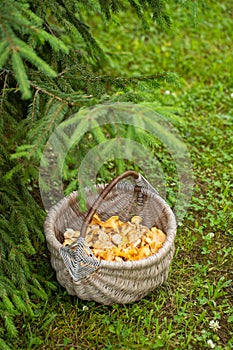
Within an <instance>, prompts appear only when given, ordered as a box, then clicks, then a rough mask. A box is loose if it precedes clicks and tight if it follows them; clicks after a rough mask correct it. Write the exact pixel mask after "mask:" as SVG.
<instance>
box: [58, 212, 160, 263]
mask: <svg viewBox="0 0 233 350" xmlns="http://www.w3.org/2000/svg"><path fill="white" fill-rule="evenodd" d="M141 223H142V218H141V217H140V216H133V217H132V218H131V220H130V221H127V222H123V221H120V220H119V217H118V216H111V217H110V218H109V219H107V220H106V221H102V220H101V219H100V218H99V216H98V215H97V214H95V215H94V216H93V218H92V221H91V223H90V225H89V226H88V229H87V233H86V237H85V241H86V243H87V244H88V246H89V247H90V248H91V249H92V251H93V253H94V255H95V256H96V257H97V258H99V259H102V260H108V261H128V260H139V259H144V258H146V257H148V256H150V255H152V254H155V253H156V252H157V251H158V250H159V249H160V248H161V247H162V245H163V243H164V241H165V239H166V235H165V234H164V233H163V232H162V231H161V230H159V229H158V228H156V227H152V228H151V229H149V228H148V227H146V226H144V225H142V224H141ZM79 235H80V232H79V231H75V230H73V229H70V228H68V229H67V230H66V232H65V233H64V242H63V245H64V246H67V245H70V244H71V243H73V242H75V241H76V240H77V238H78V237H79Z"/></svg>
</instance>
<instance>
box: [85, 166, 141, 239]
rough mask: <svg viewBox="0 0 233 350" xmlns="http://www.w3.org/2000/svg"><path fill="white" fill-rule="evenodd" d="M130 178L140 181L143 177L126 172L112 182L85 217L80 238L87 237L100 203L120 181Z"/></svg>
mask: <svg viewBox="0 0 233 350" xmlns="http://www.w3.org/2000/svg"><path fill="white" fill-rule="evenodd" d="M128 176H132V177H134V178H135V179H140V177H141V175H140V174H139V173H138V172H137V171H134V170H128V171H125V172H124V173H123V174H121V175H119V176H117V177H115V178H114V179H113V180H112V181H110V182H109V184H108V185H107V186H106V187H105V188H104V189H103V190H102V192H101V193H100V195H99V197H98V198H97V199H96V201H95V202H94V204H93V205H92V207H91V208H90V209H89V211H88V213H87V215H86V217H85V220H84V222H83V224H82V227H81V232H80V237H83V238H84V237H85V235H86V231H87V227H88V225H89V224H90V222H91V219H92V217H93V215H94V214H95V212H96V209H97V208H98V206H99V205H100V203H101V202H102V201H103V200H104V198H105V197H106V196H107V195H108V193H109V192H110V191H111V190H112V188H113V187H114V186H116V184H117V183H118V182H119V181H121V180H122V179H124V178H126V177H128ZM139 186H140V185H139Z"/></svg>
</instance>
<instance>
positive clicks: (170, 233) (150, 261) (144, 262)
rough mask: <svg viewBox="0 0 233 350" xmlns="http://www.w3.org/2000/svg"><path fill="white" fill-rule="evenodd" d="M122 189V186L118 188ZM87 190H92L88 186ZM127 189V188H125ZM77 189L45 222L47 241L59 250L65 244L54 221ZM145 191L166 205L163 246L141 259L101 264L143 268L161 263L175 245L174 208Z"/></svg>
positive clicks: (109, 266)
mask: <svg viewBox="0 0 233 350" xmlns="http://www.w3.org/2000/svg"><path fill="white" fill-rule="evenodd" d="M104 186H105V184H100V185H96V186H95V187H96V188H103V187H104ZM117 189H118V190H120V188H117ZM87 190H90V189H89V188H87ZM124 191H125V188H124ZM77 193H78V192H77V191H73V192H71V193H70V194H69V195H68V196H66V197H64V198H62V199H61V200H60V201H59V202H57V203H56V204H54V205H53V206H52V207H51V208H50V209H49V211H48V212H47V216H46V219H45V222H44V231H45V236H46V240H47V242H48V243H49V244H50V245H51V246H52V247H53V248H54V249H56V250H57V251H58V252H59V250H60V248H61V247H62V246H63V245H62V244H61V243H60V242H59V240H58V239H57V238H56V236H55V232H54V229H53V228H54V222H55V221H56V219H57V218H58V217H59V214H60V213H61V211H62V210H64V209H65V208H68V206H69V202H70V200H71V199H73V197H76V196H77ZM145 193H146V194H147V195H148V196H150V197H152V198H155V199H156V201H157V202H160V204H162V206H163V207H164V210H165V211H166V216H167V218H168V221H169V226H168V229H167V232H166V236H167V238H166V240H165V242H164V244H163V246H162V247H161V248H160V249H159V250H158V251H157V252H156V253H155V254H153V255H150V256H149V257H147V258H144V259H140V260H132V261H124V262H115V261H107V260H101V266H102V267H104V268H107V269H110V270H111V269H114V270H115V269H117V270H118V269H119V270H124V269H125V270H130V269H137V268H138V269H141V268H142V267H144V266H147V267H148V266H152V265H154V264H156V263H159V262H160V261H161V260H162V259H164V257H165V256H166V255H167V254H168V253H169V252H170V251H171V249H172V247H173V245H174V239H175V236H176V229H177V224H176V219H175V215H174V213H173V211H172V209H171V208H170V207H169V205H168V204H167V203H166V201H165V200H164V199H163V198H161V197H160V196H159V195H158V194H155V193H152V192H150V191H148V190H145Z"/></svg>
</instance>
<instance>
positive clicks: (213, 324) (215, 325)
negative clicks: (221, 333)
mask: <svg viewBox="0 0 233 350" xmlns="http://www.w3.org/2000/svg"><path fill="white" fill-rule="evenodd" d="M209 326H210V328H211V329H213V331H214V332H216V331H217V330H218V329H219V328H220V325H219V322H218V321H215V320H211V321H210V323H209Z"/></svg>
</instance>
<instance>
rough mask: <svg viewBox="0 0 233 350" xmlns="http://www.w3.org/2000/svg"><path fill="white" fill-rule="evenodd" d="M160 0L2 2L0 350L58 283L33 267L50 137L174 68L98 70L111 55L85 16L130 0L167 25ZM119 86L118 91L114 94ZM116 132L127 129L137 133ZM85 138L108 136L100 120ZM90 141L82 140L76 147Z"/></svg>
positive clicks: (146, 19) (106, 14) (168, 76)
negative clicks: (87, 109)
mask: <svg viewBox="0 0 233 350" xmlns="http://www.w3.org/2000/svg"><path fill="white" fill-rule="evenodd" d="M191 2H192V1H189V3H191ZM185 3H186V4H187V3H188V2H187V1H186V2H185ZM165 5H166V1H162V0H147V1H143V0H135V1H134V0H128V1H123V0H122V1H121V0H111V1H102V0H99V1H95V0H88V1H75V0H70V1H63V0H59V1H55V0H45V1H40V0H33V1H31V0H17V1H15V0H2V1H1V3H0V69H1V70H0V85H1V90H2V94H1V99H0V113H1V125H0V132H1V144H0V157H1V168H0V171H1V184H0V196H1V217H0V224H1V225H0V226H1V246H0V290H1V293H0V316H1V319H2V321H0V347H1V349H9V348H10V347H11V345H9V344H11V341H10V339H11V338H12V337H15V336H17V334H18V330H17V323H16V321H15V320H16V319H17V317H18V316H19V315H21V316H22V315H24V316H26V315H28V317H33V313H34V309H35V302H36V300H37V299H38V298H39V299H46V298H47V297H48V293H49V291H50V290H53V289H54V288H55V285H54V284H53V283H51V282H49V281H47V280H46V279H44V278H43V277H42V274H40V273H39V267H40V260H41V256H42V255H43V250H44V249H45V244H44V243H45V242H44V236H43V229H42V224H43V219H44V215H45V214H44V211H43V209H42V208H41V206H40V205H39V204H40V199H39V197H38V195H37V192H38V183H37V181H38V165H39V161H40V158H41V154H42V152H43V147H44V144H45V142H46V141H47V139H48V136H49V135H50V134H51V133H52V131H53V130H54V128H56V126H57V125H58V124H59V123H60V122H61V121H63V120H64V119H66V118H67V117H68V116H69V115H71V114H72V113H75V112H77V111H78V110H79V109H80V107H83V106H90V105H93V104H95V103H97V102H101V101H105V97H104V96H106V95H107V96H108V98H107V100H109V101H114V100H116V99H117V100H123V101H128V100H129V101H130V100H131V101H140V100H142V99H143V89H146V88H149V89H150V88H151V87H152V88H156V87H158V86H159V84H160V83H161V82H162V83H163V82H164V81H168V82H173V81H176V75H175V74H173V73H165V72H152V73H151V75H149V76H135V77H122V76H115V77H113V76H108V75H106V74H104V65H106V64H108V62H109V60H110V58H109V57H108V55H107V54H106V53H105V52H104V50H103V49H102V48H101V43H98V42H97V40H96V39H95V38H94V37H93V35H92V33H91V28H90V27H89V26H88V24H87V23H86V22H87V19H88V18H89V16H92V15H93V14H95V15H98V16H102V17H103V20H110V19H111V18H112V17H114V16H116V14H117V13H118V12H119V11H122V10H123V11H124V10H125V9H126V8H128V7H130V8H131V10H132V11H133V12H134V13H135V14H136V15H137V16H138V17H139V18H140V19H141V21H142V24H143V25H144V26H145V27H147V26H149V25H150V24H151V22H152V21H156V22H157V23H158V24H159V25H170V24H171V19H170V17H169V15H168V14H167V12H166V6H165ZM140 84H141V85H140ZM137 87H138V89H137ZM117 90H122V91H123V92H124V93H123V94H122V95H121V96H117V97H116V95H114V93H115V92H116V91H117ZM135 90H137V92H135ZM140 90H141V91H140ZM122 132H123V133H124V134H125V133H128V135H129V134H131V133H134V130H132V128H131V129H130V128H129V129H127V130H126V129H125V130H123V131H122ZM92 136H93V138H94V139H95V142H97V143H100V142H102V141H103V138H105V136H104V133H103V132H102V131H101V129H100V128H99V127H98V125H96V128H94V129H93V135H92ZM139 136H140V135H138V138H139ZM142 136H143V135H141V140H143V139H144V140H145V137H142ZM92 142H94V141H93V139H92V140H91V141H89V144H88V141H86V144H85V143H84V145H83V149H80V153H82V152H84V151H85V147H91V145H92ZM142 142H143V141H142ZM81 148H82V147H81ZM67 180H68V181H70V180H71V176H70V175H67ZM75 185H76V183H75ZM4 329H5V330H6V332H5V333H4ZM7 344H8V345H7Z"/></svg>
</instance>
